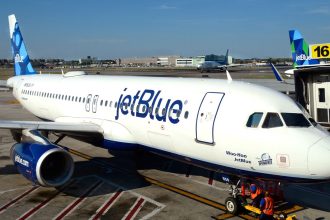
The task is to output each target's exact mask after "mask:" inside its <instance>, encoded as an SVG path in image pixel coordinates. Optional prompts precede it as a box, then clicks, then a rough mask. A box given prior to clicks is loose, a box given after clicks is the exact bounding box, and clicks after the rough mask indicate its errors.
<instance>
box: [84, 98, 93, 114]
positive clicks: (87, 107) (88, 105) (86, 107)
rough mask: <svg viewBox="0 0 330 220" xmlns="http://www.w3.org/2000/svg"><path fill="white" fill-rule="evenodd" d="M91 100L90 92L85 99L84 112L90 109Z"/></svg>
mask: <svg viewBox="0 0 330 220" xmlns="http://www.w3.org/2000/svg"><path fill="white" fill-rule="evenodd" d="M91 100H92V94H89V95H88V96H87V99H86V105H85V109H86V112H89V111H90V108H91Z"/></svg>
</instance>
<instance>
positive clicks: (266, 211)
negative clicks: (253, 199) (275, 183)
mask: <svg viewBox="0 0 330 220" xmlns="http://www.w3.org/2000/svg"><path fill="white" fill-rule="evenodd" d="M260 210H261V215H260V217H259V219H262V220H274V217H273V215H274V201H273V199H272V198H271V197H270V196H269V193H268V192H265V197H264V198H262V199H261V201H260Z"/></svg>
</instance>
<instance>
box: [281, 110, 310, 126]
mask: <svg viewBox="0 0 330 220" xmlns="http://www.w3.org/2000/svg"><path fill="white" fill-rule="evenodd" d="M281 115H282V118H283V120H284V122H285V124H286V126H288V127H306V128H307V127H310V126H311V124H310V123H309V122H308V121H307V119H306V118H305V116H304V115H303V114H299V113H281Z"/></svg>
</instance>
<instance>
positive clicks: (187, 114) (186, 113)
mask: <svg viewBox="0 0 330 220" xmlns="http://www.w3.org/2000/svg"><path fill="white" fill-rule="evenodd" d="M179 116H180V114H179V112H178V117H179ZM188 116H189V112H188V111H186V112H185V113H184V118H185V119H187V118H188Z"/></svg>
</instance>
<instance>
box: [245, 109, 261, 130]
mask: <svg viewBox="0 0 330 220" xmlns="http://www.w3.org/2000/svg"><path fill="white" fill-rule="evenodd" d="M262 115H263V113H261V112H255V113H253V114H252V115H250V117H249V119H248V121H247V123H246V127H249V128H257V127H258V125H259V123H260V120H261V118H262Z"/></svg>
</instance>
